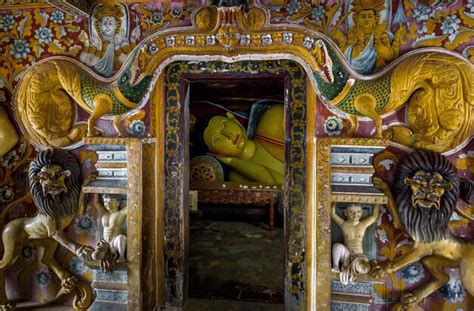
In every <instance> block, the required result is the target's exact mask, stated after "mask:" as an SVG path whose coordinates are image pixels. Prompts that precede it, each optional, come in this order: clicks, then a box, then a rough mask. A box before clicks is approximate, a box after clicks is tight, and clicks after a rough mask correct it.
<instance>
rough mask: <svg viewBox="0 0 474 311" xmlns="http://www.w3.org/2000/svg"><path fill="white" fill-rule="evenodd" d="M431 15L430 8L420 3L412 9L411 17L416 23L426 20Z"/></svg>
mask: <svg viewBox="0 0 474 311" xmlns="http://www.w3.org/2000/svg"><path fill="white" fill-rule="evenodd" d="M430 15H431V9H430V8H429V7H427V6H426V5H420V6H418V7H416V8H415V9H414V10H413V18H414V19H415V21H416V22H417V23H422V22H426V21H427V20H428V19H429V18H430Z"/></svg>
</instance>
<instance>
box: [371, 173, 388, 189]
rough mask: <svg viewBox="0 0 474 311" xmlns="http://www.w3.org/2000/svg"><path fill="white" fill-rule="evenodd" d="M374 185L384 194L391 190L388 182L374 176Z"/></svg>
mask: <svg viewBox="0 0 474 311" xmlns="http://www.w3.org/2000/svg"><path fill="white" fill-rule="evenodd" d="M372 183H373V184H374V187H375V188H377V189H380V190H382V191H383V192H385V191H387V190H388V189H389V187H388V184H387V182H385V180H383V179H382V178H380V177H377V176H374V177H373V178H372Z"/></svg>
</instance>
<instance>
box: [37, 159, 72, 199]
mask: <svg viewBox="0 0 474 311" xmlns="http://www.w3.org/2000/svg"><path fill="white" fill-rule="evenodd" d="M69 175H71V171H69V170H64V169H63V168H62V167H61V166H59V165H55V164H50V165H45V166H44V167H43V168H42V169H41V171H40V172H39V173H38V175H37V176H35V178H36V179H37V180H38V181H39V183H40V184H41V187H42V189H43V195H44V196H45V197H46V195H48V194H49V195H51V196H52V197H53V198H54V197H56V196H58V195H59V194H61V193H63V192H64V193H67V191H68V189H67V187H66V183H65V178H66V177H67V176H69Z"/></svg>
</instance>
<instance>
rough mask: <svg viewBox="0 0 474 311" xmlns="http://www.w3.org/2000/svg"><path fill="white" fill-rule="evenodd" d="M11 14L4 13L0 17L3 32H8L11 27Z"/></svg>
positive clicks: (0, 27)
mask: <svg viewBox="0 0 474 311" xmlns="http://www.w3.org/2000/svg"><path fill="white" fill-rule="evenodd" d="M13 21H14V18H13V15H4V16H2V18H0V29H2V30H3V31H4V32H8V31H9V30H11V29H12V28H13Z"/></svg>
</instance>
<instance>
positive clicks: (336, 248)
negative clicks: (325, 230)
mask: <svg viewBox="0 0 474 311" xmlns="http://www.w3.org/2000/svg"><path fill="white" fill-rule="evenodd" d="M349 255H350V252H349V249H348V248H347V247H346V246H345V245H344V244H341V243H336V244H334V245H333V246H332V271H333V272H341V270H340V266H344V264H345V263H346V262H348V260H349Z"/></svg>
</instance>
